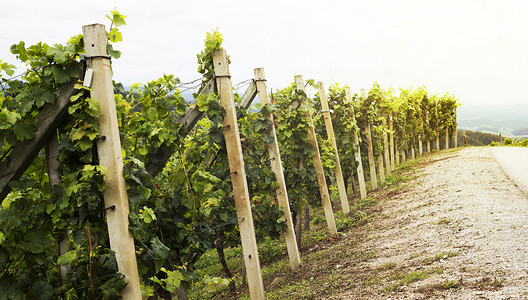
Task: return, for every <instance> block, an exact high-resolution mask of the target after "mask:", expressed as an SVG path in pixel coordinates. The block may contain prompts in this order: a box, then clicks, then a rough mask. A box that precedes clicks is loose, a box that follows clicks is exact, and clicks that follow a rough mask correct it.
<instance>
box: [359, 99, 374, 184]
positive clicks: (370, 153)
mask: <svg viewBox="0 0 528 300" xmlns="http://www.w3.org/2000/svg"><path fill="white" fill-rule="evenodd" d="M361 97H362V98H363V100H364V101H366V99H367V93H366V92H365V89H361ZM365 134H366V135H367V142H368V159H369V169H370V185H371V186H372V189H373V190H375V189H377V188H378V179H377V178H376V163H375V162H374V149H373V147H372V135H371V134H370V123H369V122H368V120H367V124H365Z"/></svg>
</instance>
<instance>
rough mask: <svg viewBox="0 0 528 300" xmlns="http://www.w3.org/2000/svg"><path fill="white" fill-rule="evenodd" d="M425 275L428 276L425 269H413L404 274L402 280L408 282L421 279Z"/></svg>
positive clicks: (404, 282)
mask: <svg viewBox="0 0 528 300" xmlns="http://www.w3.org/2000/svg"><path fill="white" fill-rule="evenodd" d="M427 277H429V274H427V272H425V271H413V272H409V273H407V274H405V276H404V277H403V280H402V282H403V284H409V283H413V282H416V281H420V280H423V279H425V278H427Z"/></svg>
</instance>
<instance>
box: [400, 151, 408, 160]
mask: <svg viewBox="0 0 528 300" xmlns="http://www.w3.org/2000/svg"><path fill="white" fill-rule="evenodd" d="M401 156H402V157H401V158H402V163H405V161H406V160H407V158H406V157H405V150H403V149H402V150H401Z"/></svg>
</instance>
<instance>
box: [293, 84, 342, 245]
mask: <svg viewBox="0 0 528 300" xmlns="http://www.w3.org/2000/svg"><path fill="white" fill-rule="evenodd" d="M295 85H296V87H297V90H301V91H303V92H304V93H306V91H305V89H304V79H303V77H302V75H297V76H295ZM301 105H302V108H303V109H304V111H305V114H306V116H307V118H308V122H309V124H308V127H309V128H308V134H309V137H310V144H311V145H312V146H313V147H314V150H315V154H314V156H313V164H314V168H315V174H316V176H317V183H318V184H319V193H320V194H321V201H322V202H323V209H324V212H325V217H326V222H327V223H328V229H329V231H330V235H332V236H336V235H337V227H336V224H335V219H334V212H333V211H332V203H331V202H330V194H329V193H328V186H327V185H326V179H325V175H324V170H323V163H322V162H321V154H320V152H319V145H318V144H317V139H316V137H315V129H314V125H313V121H312V116H311V115H310V110H309V108H308V103H306V99H304V100H303V101H302V103H301Z"/></svg>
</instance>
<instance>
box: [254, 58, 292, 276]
mask: <svg viewBox="0 0 528 300" xmlns="http://www.w3.org/2000/svg"><path fill="white" fill-rule="evenodd" d="M254 73H255V82H256V84H257V93H258V97H259V101H260V103H261V104H262V105H266V104H267V103H270V101H269V96H268V92H267V87H266V75H265V73H264V68H257V69H254ZM264 117H266V118H267V119H268V120H269V121H270V122H271V124H273V115H271V114H269V113H268V114H265V115H264ZM268 135H269V136H271V137H272V138H273V142H272V143H270V144H268V143H266V148H268V153H269V157H270V161H271V169H272V170H273V173H275V177H276V178H277V182H278V183H279V188H278V189H277V191H276V193H277V200H278V203H279V206H280V207H281V208H282V210H283V211H284V218H285V219H286V231H285V232H284V237H285V240H286V248H287V249H288V256H289V258H290V267H291V269H292V271H294V272H297V271H299V269H300V268H301V258H300V256H299V249H298V246H297V242H296V240H295V230H294V229H293V221H292V216H291V211H290V202H289V200H288V192H287V191H286V182H285V181H284V173H283V171H282V160H281V156H280V152H279V144H278V142H277V134H276V133H275V126H273V125H272V126H271V128H270V130H269V132H268Z"/></svg>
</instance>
